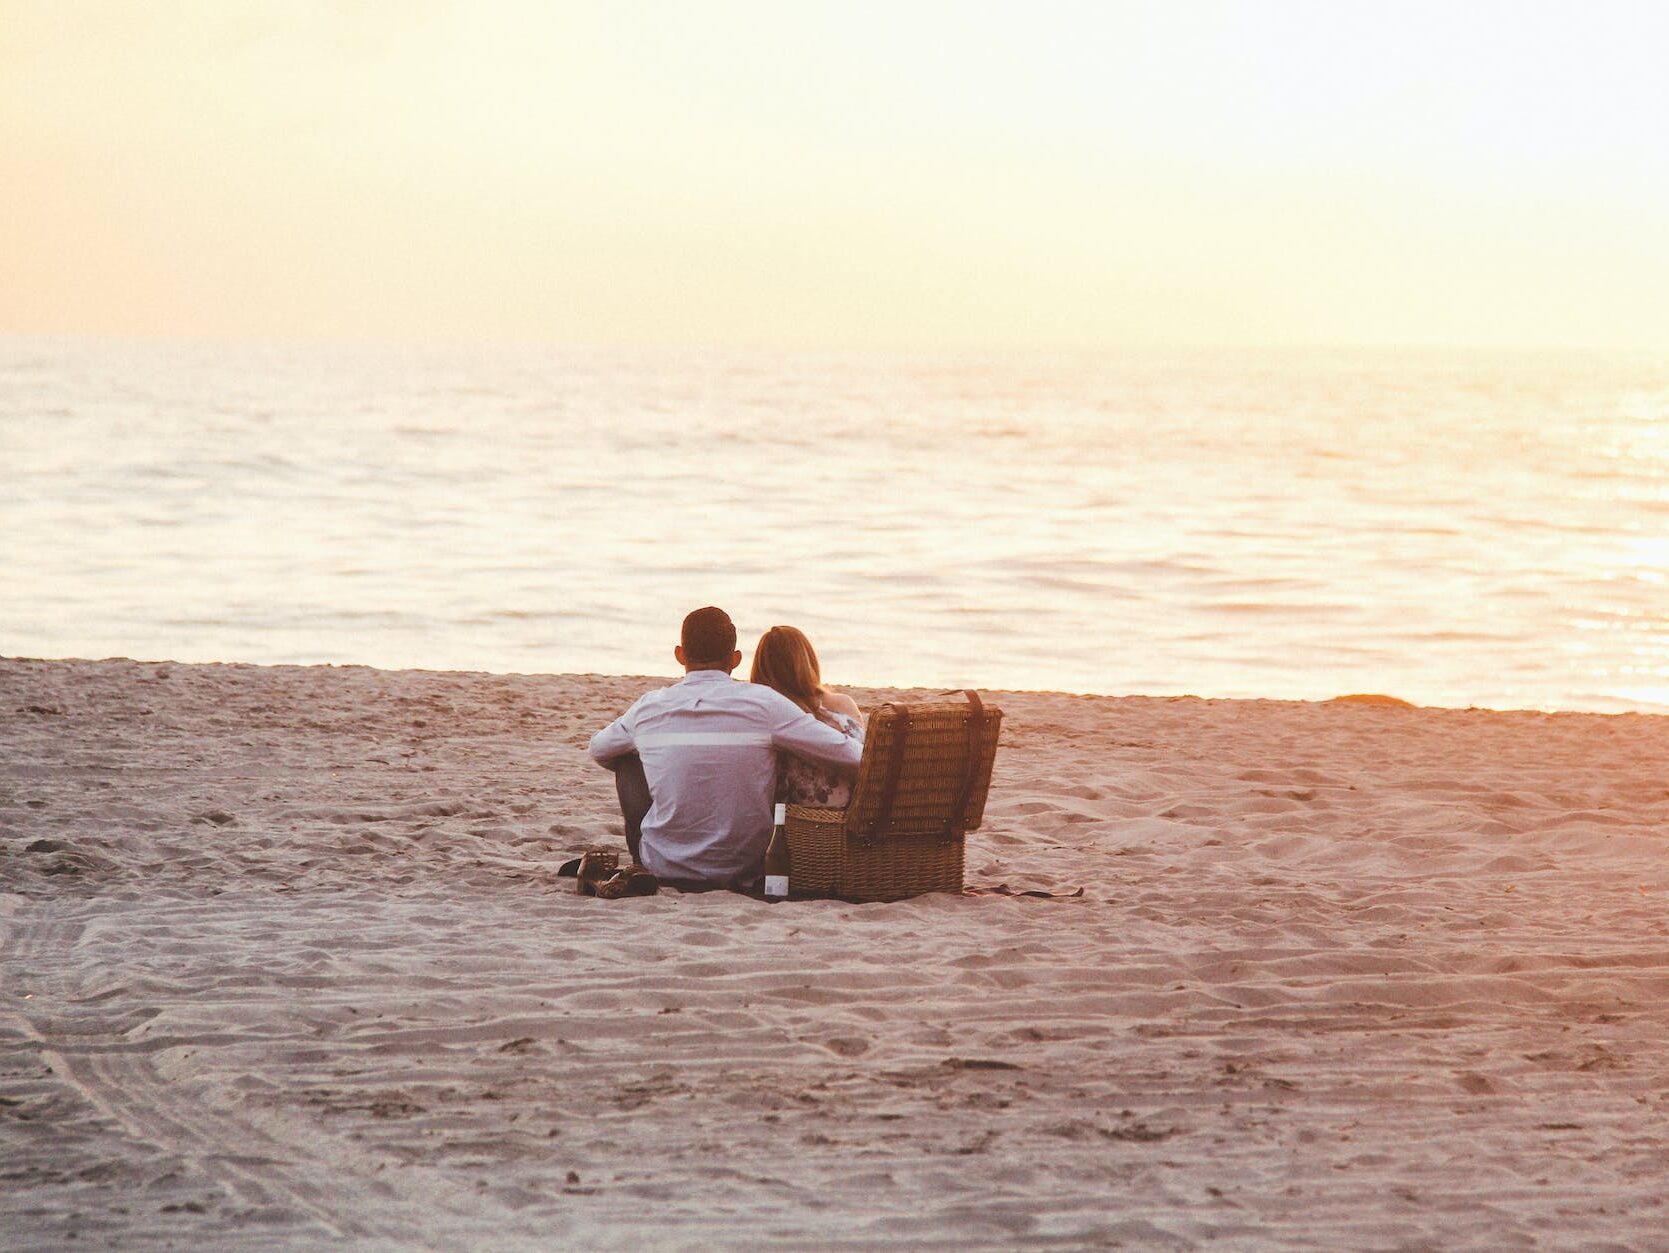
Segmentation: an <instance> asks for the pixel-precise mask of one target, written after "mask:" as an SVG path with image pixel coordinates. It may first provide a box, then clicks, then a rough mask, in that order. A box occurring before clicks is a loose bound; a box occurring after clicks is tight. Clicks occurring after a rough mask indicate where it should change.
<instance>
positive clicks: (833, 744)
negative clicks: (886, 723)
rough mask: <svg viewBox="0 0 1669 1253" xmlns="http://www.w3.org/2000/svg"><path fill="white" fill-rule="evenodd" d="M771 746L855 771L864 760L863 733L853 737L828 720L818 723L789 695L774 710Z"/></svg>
mask: <svg viewBox="0 0 1669 1253" xmlns="http://www.w3.org/2000/svg"><path fill="white" fill-rule="evenodd" d="M773 712H774V713H775V717H774V718H773V721H772V726H771V745H772V747H774V748H780V749H784V750H786V751H788V752H790V753H795V754H797V755H799V756H801V757H809V758H810V759H811V760H812V761H820V762H822V763H823V764H825V765H829V766H837V767H840V768H841V769H844V770H856V769H857V768H858V762H859V761H861V760H862V759H863V735H862V733H859V734H858V735H854V736H851V737H847V736H845V735H843V734H841V732H840V731H838V730H836V729H835V728H834V727H831V726H830V725H829V724H828V723H826V722H819V721H818V720H817V719H816V718H813V717H812V716H811V715H810V714H808V713H807V712H806V711H805V710H803V709H801V708H800V707H799V706H798V705H796V704H794V702H793V701H791V700H789V699H787V698H786V697H784V698H783V700H782V705H781V708H780V709H778V710H774V711H773Z"/></svg>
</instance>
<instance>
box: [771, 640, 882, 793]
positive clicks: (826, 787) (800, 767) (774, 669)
mask: <svg viewBox="0 0 1669 1253" xmlns="http://www.w3.org/2000/svg"><path fill="white" fill-rule="evenodd" d="M748 680H749V682H752V683H761V684H764V686H766V687H769V688H774V689H775V690H776V691H778V692H781V693H782V694H783V695H784V696H786V697H787V698H788V699H789V700H791V701H793V702H794V703H795V704H796V705H798V706H799V707H800V708H801V709H803V710H805V711H806V712H807V713H808V714H810V715H811V716H812V717H814V718H816V719H818V720H819V721H821V722H826V723H828V724H829V725H830V726H832V727H834V728H835V729H836V730H838V731H840V732H841V733H842V734H843V735H845V736H847V737H848V738H850V739H855V740H858V741H859V742H862V740H863V715H862V714H861V713H860V712H859V710H858V703H857V701H855V700H853V699H852V698H851V697H850V696H846V695H844V694H842V693H840V692H835V691H831V690H829V689H828V688H826V687H824V686H823V675H822V671H821V670H820V669H819V668H818V665H817V650H816V649H814V648H812V646H811V641H810V640H808V639H807V638H806V636H805V632H804V631H801V630H799V629H797V628H795V627H791V626H774V627H772V628H771V629H770V630H769V631H766V632H765V634H763V635H761V636H760V637H759V644H758V646H757V647H755V648H754V650H753V669H752V671H751V672H750V673H749V674H748ZM777 800H778V801H779V802H782V803H785V804H789V805H819V806H822V807H823V808H825V809H844V808H845V807H846V806H847V805H849V804H850V803H851V801H852V779H851V777H850V776H849V775H843V774H838V773H836V772H835V771H833V770H832V769H830V767H828V766H825V765H821V764H819V763H817V762H813V761H807V760H805V759H804V758H803V757H796V756H794V755H793V754H792V753H779V754H778V756H777Z"/></svg>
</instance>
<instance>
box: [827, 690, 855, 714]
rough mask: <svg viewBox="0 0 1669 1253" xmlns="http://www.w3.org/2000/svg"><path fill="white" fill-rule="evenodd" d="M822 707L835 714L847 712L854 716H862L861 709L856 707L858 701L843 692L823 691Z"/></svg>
mask: <svg viewBox="0 0 1669 1253" xmlns="http://www.w3.org/2000/svg"><path fill="white" fill-rule="evenodd" d="M823 707H824V708H825V709H829V710H832V711H833V712H834V713H837V714H848V715H850V716H851V717H854V718H861V717H863V711H862V710H860V709H859V708H858V702H857V701H855V700H853V699H852V698H851V697H850V696H848V695H846V693H845V692H831V691H828V690H826V689H825V691H824V692H823Z"/></svg>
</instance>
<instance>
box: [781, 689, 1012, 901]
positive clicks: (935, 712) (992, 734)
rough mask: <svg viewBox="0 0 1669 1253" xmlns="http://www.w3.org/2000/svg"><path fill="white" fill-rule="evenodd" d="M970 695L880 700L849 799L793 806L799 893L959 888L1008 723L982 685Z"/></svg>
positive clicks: (885, 897) (792, 848)
mask: <svg viewBox="0 0 1669 1253" xmlns="http://www.w3.org/2000/svg"><path fill="white" fill-rule="evenodd" d="M966 696H967V699H966V700H962V701H953V702H944V703H936V704H920V705H904V704H888V705H883V706H881V707H880V708H879V709H877V710H876V711H875V712H874V713H872V714H871V715H870V717H869V726H868V730H867V732H866V734H865V738H864V750H863V760H862V762H861V763H860V764H859V766H858V779H857V783H856V784H855V785H854V786H853V789H852V803H851V805H850V806H849V807H847V808H846V809H821V808H818V807H816V806H812V805H790V806H788V826H787V833H788V853H789V860H790V863H791V865H792V871H791V874H792V882H793V888H794V895H796V896H834V897H839V898H841V899H842V900H848V901H896V900H902V899H903V898H904V897H907V896H919V895H921V894H922V893H923V892H960V891H961V890H962V865H963V850H964V845H965V843H966V841H965V840H964V838H963V837H964V836H965V834H966V833H967V832H969V831H973V830H976V829H977V828H978V827H979V824H980V822H981V821H982V820H983V818H984V816H985V797H986V794H987V793H988V792H989V791H990V789H991V765H992V762H993V761H994V760H995V759H996V755H997V733H998V731H999V730H1000V729H1001V727H1002V720H1003V713H1002V710H1000V709H996V708H993V707H992V706H989V705H986V704H985V703H984V702H982V701H981V700H980V698H979V694H978V693H977V692H968V693H967V694H966Z"/></svg>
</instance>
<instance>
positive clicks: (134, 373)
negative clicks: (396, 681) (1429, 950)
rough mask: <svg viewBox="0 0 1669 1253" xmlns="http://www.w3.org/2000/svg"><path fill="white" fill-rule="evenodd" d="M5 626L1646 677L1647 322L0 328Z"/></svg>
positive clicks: (1656, 701) (1652, 683) (1477, 688)
mask: <svg viewBox="0 0 1669 1253" xmlns="http://www.w3.org/2000/svg"><path fill="white" fill-rule="evenodd" d="M0 569H3V570H4V571H5V595H4V596H3V597H0V654H4V655H9V656H41V657H71V656H81V657H103V656H132V657H139V658H149V659H164V658H166V659H176V660H184V661H216V660H222V661H231V660H236V661H251V662H263V663H278V662H341V663H367V664H372V665H377V666H383V667H424V668H438V669H466V670H492V671H507V672H546V671H559V672H603V673H664V672H667V671H668V670H669V669H671V658H670V649H671V646H672V643H673V642H674V639H675V632H676V627H677V623H678V620H679V618H680V617H681V616H682V614H683V613H684V612H685V611H686V610H687V609H689V608H692V607H694V606H697V605H701V604H707V603H717V604H720V605H723V606H725V607H727V608H729V609H730V610H731V611H732V613H733V614H734V615H735V617H736V619H737V623H738V626H739V627H740V629H741V632H742V636H743V645H744V648H746V647H747V645H748V644H749V643H750V642H751V640H752V639H753V638H756V637H757V634H758V633H759V632H760V631H761V630H763V629H764V628H765V627H767V626H770V625H772V624H773V623H778V622H787V623H793V624H797V625H799V626H801V627H803V628H804V629H805V630H807V631H808V632H809V633H810V635H811V637H812V639H813V640H814V641H815V642H816V643H817V645H818V647H819V649H820V651H821V653H822V655H823V660H824V670H825V674H826V676H827V677H828V678H829V679H830V680H831V681H833V682H836V683H841V682H847V683H870V684H901V685H916V686H931V685H946V686H960V685H965V684H977V685H980V686H983V687H1021V688H1039V689H1064V690H1070V691H1089V692H1107V693H1145V694H1153V695H1165V694H1182V693H1194V694H1200V695H1210V696H1236V697H1248V696H1251V697H1283V698H1286V697H1294V698H1325V697H1330V696H1334V695H1338V694H1341V693H1346V692H1361V691H1372V692H1388V693H1391V694H1394V695H1397V696H1400V697H1404V698H1406V699H1409V700H1412V701H1415V702H1418V703H1426V704H1442V705H1460V706H1464V705H1472V704H1478V705H1488V706H1495V707H1531V708H1543V709H1590V710H1628V709H1636V710H1659V709H1665V708H1669V621H1666V618H1665V613H1664V609H1663V606H1664V599H1665V598H1664V591H1665V588H1664V581H1665V576H1666V569H1669V359H1660V358H1651V357H1645V356H1596V355H1583V356H1577V355H1563V356H1550V355H1533V354H1524V355H1500V354H1495V355H1437V354H1418V353H1406V354H1375V355H1370V354H1338V353H1335V354H1304V353H1292V352H1286V353H1256V352H1232V353H1227V352H1225V353H1212V354H1205V353H1190V354H1174V355H1165V354H1155V353H1142V354H1098V355H1089V354H1081V355H1043V354H1032V355H1026V356H1016V355H1007V356H998V355H981V354H973V353H959V354H916V355H892V356H877V355H860V354H810V353H796V354H788V355H784V354H781V353H765V352H754V353H743V352H737V351H724V352H694V351H675V352H659V353H648V352H638V351H634V352H626V351H619V350H601V349H587V350H578V349H574V350H553V349H529V350H518V351H508V350H498V349H492V350H470V351H463V350H446V351H433V350H425V351H417V350H400V349H374V348H356V349H349V348H336V347H330V348H326V347H254V346H224V345H197V346H166V345H157V344H143V343H134V342H119V343H118V342H101V341H64V340H52V341H43V340H22V339H7V340H0Z"/></svg>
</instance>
